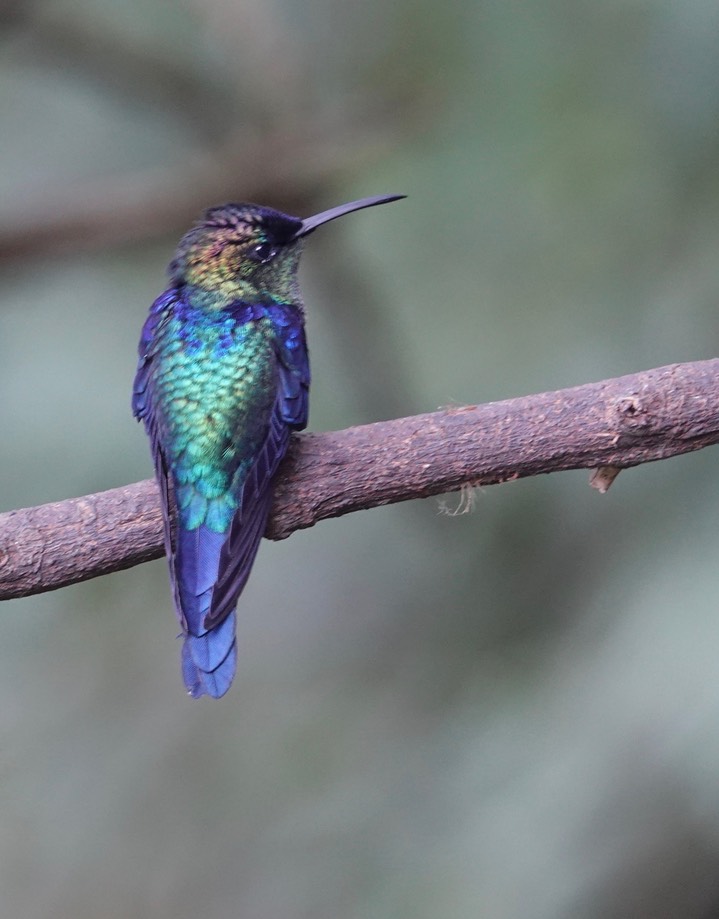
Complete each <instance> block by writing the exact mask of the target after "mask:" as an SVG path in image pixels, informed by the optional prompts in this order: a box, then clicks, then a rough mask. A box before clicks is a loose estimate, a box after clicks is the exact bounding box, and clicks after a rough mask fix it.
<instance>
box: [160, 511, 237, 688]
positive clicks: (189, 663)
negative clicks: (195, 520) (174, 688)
mask: <svg viewBox="0 0 719 919" xmlns="http://www.w3.org/2000/svg"><path fill="white" fill-rule="evenodd" d="M225 538H226V534H223V533H215V532H213V531H212V530H209V529H208V528H207V527H205V526H199V527H197V528H195V529H194V530H186V529H183V528H180V530H179V532H178V537H177V545H176V554H174V556H173V558H172V561H171V564H170V571H171V573H172V578H173V582H174V584H175V603H176V606H177V613H178V617H179V618H180V621H181V623H182V625H183V632H184V633H185V635H184V637H185V640H184V643H183V646H182V677H183V679H184V681H185V686H186V687H187V691H188V692H189V694H190V695H191V696H192V697H193V699H199V697H200V696H204V695H208V696H212V697H213V698H215V699H219V698H220V696H224V694H225V693H226V692H227V690H228V689H229V688H230V684H231V683H232V678H233V677H234V675H235V667H236V664H237V645H236V642H235V612H234V610H232V609H231V610H230V612H229V614H228V615H227V616H226V617H225V618H224V619H222V621H220V622H217V623H213V624H211V625H210V626H209V627H208V626H207V625H206V624H205V619H206V617H207V614H208V613H209V611H210V606H211V603H212V594H213V591H214V585H215V581H216V579H217V572H218V566H219V559H220V553H221V550H222V546H223V544H224V542H225Z"/></svg>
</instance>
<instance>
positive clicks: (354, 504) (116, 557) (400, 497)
mask: <svg viewBox="0 0 719 919" xmlns="http://www.w3.org/2000/svg"><path fill="white" fill-rule="evenodd" d="M717 442H719V359H715V360H709V361H698V362H696V363H692V364H673V365H670V366H667V367H659V368H657V369H655V370H648V371H645V372H643V373H637V374H632V375H630V376H625V377H618V378H617V379H612V380H603V381H602V382H600V383H589V384H587V385H585V386H577V387H574V388H572V389H562V390H559V391H557V392H548V393H540V394H538V395H533V396H524V397H521V398H518V399H508V400H506V401H504V402H492V403H489V404H487V405H478V406H466V407H462V408H451V409H446V410H444V411H438V412H433V413H431V414H426V415H415V416H413V417H411V418H399V419H396V420H394V421H386V422H381V423H378V424H368V425H362V426H360V427H355V428H349V429H348V430H345V431H335V432H332V433H328V434H301V435H297V436H296V437H294V438H293V442H292V445H291V448H290V451H289V454H288V456H287V458H286V460H285V462H284V464H283V466H282V468H281V470H280V472H279V474H278V479H277V485H276V489H275V500H274V505H273V509H272V515H271V519H270V523H269V526H268V529H267V533H266V534H265V535H266V536H267V537H268V538H270V539H284V538H285V537H287V536H289V535H290V534H291V533H292V532H294V531H295V530H298V529H303V528H305V527H310V526H313V524H315V523H317V521H319V520H324V519H325V518H327V517H338V516H340V515H342V514H349V513H351V512H352V511H357V510H362V509H364V508H369V507H377V506H379V505H382V504H391V503H393V502H396V501H406V500H408V499H410V498H425V497H428V496H430V495H436V494H441V493H443V492H448V491H454V490H456V489H458V488H460V487H461V486H462V485H463V484H465V483H471V484H475V485H491V484H495V483H498V482H505V481H508V480H510V479H516V478H522V477H525V476H532V475H539V474H541V473H547V472H557V471H559V470H563V469H582V468H586V469H593V468H596V467H614V468H615V469H623V468H626V467H628V466H636V465H639V464H640V463H646V462H651V461H653V460H659V459H665V458H666V457H669V456H676V455H678V454H681V453H687V452H689V451H692V450H699V449H701V448H702V447H707V446H710V445H711V444H715V443H717ZM600 478H601V479H602V481H603V482H606V481H607V477H606V476H605V477H601V476H600ZM609 484H611V482H609ZM606 487H609V486H608V484H607V485H606ZM162 551H163V549H162V522H161V516H160V508H159V500H158V493H157V488H156V486H155V483H154V482H153V481H145V482H138V483H136V484H134V485H127V486H125V487H124V488H114V489H112V490H111V491H105V492H100V493H98V494H95V495H87V496H85V497H83V498H74V499H72V500H69V501H61V502H59V503H56V504H45V505H42V506H40V507H34V508H26V509H24V510H17V511H11V512H9V513H6V514H1V515H0V599H7V598H10V597H19V596H25V595H28V594H33V593H40V592H42V591H45V590H52V589H54V588H57V587H63V586H65V585H67V584H72V583H75V582H77V581H82V580H86V579H88V578H92V577H97V576H98V575H101V574H107V573H108V572H111V571H118V570H120V569H122V568H128V567H130V566H131V565H136V564H139V563H140V562H143V561H147V560H149V559H152V558H157V557H159V556H160V555H162Z"/></svg>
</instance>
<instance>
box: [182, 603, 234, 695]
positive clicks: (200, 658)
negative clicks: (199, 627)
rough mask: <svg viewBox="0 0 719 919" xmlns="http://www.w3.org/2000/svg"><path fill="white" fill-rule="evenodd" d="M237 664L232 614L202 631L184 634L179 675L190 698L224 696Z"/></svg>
mask: <svg viewBox="0 0 719 919" xmlns="http://www.w3.org/2000/svg"><path fill="white" fill-rule="evenodd" d="M236 666H237V642H236V640H235V614H234V612H233V613H231V614H230V615H229V616H228V617H227V619H225V620H224V622H222V623H221V624H220V625H218V626H217V628H215V629H213V630H212V631H211V632H206V633H205V634H204V635H199V636H198V635H192V634H189V635H186V636H185V640H184V643H183V645H182V678H183V679H184V681H185V686H186V687H187V691H188V693H189V694H190V695H191V696H192V698H193V699H199V698H200V696H204V695H208V696H212V697H213V698H214V699H219V698H220V696H224V694H225V693H226V692H227V690H228V689H229V688H230V685H231V684H232V679H233V677H234V675H235V668H236Z"/></svg>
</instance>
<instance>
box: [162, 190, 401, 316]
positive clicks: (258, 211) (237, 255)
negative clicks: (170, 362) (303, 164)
mask: <svg viewBox="0 0 719 919" xmlns="http://www.w3.org/2000/svg"><path fill="white" fill-rule="evenodd" d="M403 197H404V195H389V196H387V195H385V196H382V197H376V198H362V199H361V200H360V201H352V202H351V203H349V204H342V205H340V206H339V207H335V208H332V209H330V210H328V211H322V213H320V214H315V215H314V216H313V217H307V218H306V219H305V220H301V219H300V218H299V217H290V216H289V215H288V214H283V213H282V212H281V211H275V210H273V209H272V208H269V207H262V206H260V205H257V204H223V205H220V206H219V207H212V208H210V209H209V210H208V211H206V212H205V213H204V214H203V216H202V218H201V219H200V220H199V221H198V222H197V223H196V224H195V226H194V227H193V228H192V229H191V230H189V232H187V233H186V234H185V235H184V236H183V237H182V239H181V240H180V243H179V245H178V247H177V251H176V253H175V257H174V259H173V260H172V262H171V264H170V268H169V273H170V277H171V279H172V281H173V283H174V284H177V285H178V286H179V285H183V286H185V288H186V290H187V294H188V297H189V299H190V300H191V302H193V303H195V304H196V305H198V306H204V307H207V308H210V309H223V308H224V307H226V306H228V305H229V304H230V303H232V302H234V301H237V300H243V301H245V302H247V303H258V302H264V301H266V300H268V299H273V300H279V301H281V302H285V303H298V304H299V302H300V293H299V286H298V282H297V265H298V262H299V257H300V252H301V250H302V242H303V240H304V237H305V236H307V235H308V234H309V233H311V232H312V231H313V230H316V229H317V227H319V226H321V225H322V224H323V223H327V222H328V221H330V220H334V219H335V218H336V217H341V216H342V215H343V214H348V213H350V212H351V211H357V210H360V209H361V208H364V207H372V206H373V205H375V204H385V203H386V202H389V201H396V200H397V199H398V198H403Z"/></svg>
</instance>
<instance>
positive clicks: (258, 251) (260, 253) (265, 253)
mask: <svg viewBox="0 0 719 919" xmlns="http://www.w3.org/2000/svg"><path fill="white" fill-rule="evenodd" d="M276 255H277V249H275V247H274V246H273V245H272V243H270V242H267V241H265V242H261V243H258V244H257V245H256V246H255V247H254V249H252V250H250V258H251V259H252V261H253V262H257V263H258V264H260V265H264V264H265V263H266V262H269V261H270V260H271V259H273V258H274V257H275V256H276Z"/></svg>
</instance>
